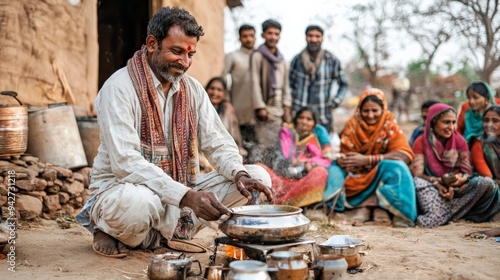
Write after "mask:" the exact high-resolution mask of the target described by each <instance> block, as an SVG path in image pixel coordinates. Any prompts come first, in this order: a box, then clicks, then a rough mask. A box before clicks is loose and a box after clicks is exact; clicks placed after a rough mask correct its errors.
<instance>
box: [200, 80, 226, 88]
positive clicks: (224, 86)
mask: <svg viewBox="0 0 500 280" xmlns="http://www.w3.org/2000/svg"><path fill="white" fill-rule="evenodd" d="M213 82H220V83H221V84H222V87H223V88H224V90H226V82H224V79H222V78H221V77H213V78H212V79H210V81H208V83H207V85H206V86H205V90H208V87H209V86H210V85H211V84H212V83H213Z"/></svg>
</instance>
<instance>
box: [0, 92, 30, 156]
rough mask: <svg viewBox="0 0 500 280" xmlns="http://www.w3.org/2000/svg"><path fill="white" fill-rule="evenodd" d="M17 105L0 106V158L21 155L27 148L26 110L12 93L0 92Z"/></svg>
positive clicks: (15, 94)
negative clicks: (13, 99) (15, 101)
mask: <svg viewBox="0 0 500 280" xmlns="http://www.w3.org/2000/svg"><path fill="white" fill-rule="evenodd" d="M0 95H5V96H11V97H13V98H15V99H16V100H17V102H18V103H19V106H17V105H0V156H13V155H21V154H23V153H24V152H26V149H27V148H28V108H27V107H26V106H23V104H22V103H21V101H19V99H17V97H16V96H17V93H16V92H14V91H2V92H1V93H0Z"/></svg>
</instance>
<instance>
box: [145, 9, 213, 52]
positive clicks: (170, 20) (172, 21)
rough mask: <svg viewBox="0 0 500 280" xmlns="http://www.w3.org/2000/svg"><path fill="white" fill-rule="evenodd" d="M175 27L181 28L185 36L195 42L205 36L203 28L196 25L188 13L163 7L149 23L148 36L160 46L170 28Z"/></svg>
mask: <svg viewBox="0 0 500 280" xmlns="http://www.w3.org/2000/svg"><path fill="white" fill-rule="evenodd" d="M176 25H177V26H179V27H180V28H182V30H184V33H186V35H187V36H192V37H196V40H197V41H199V40H200V37H201V36H203V35H204V34H205V33H204V32H203V27H201V26H200V25H198V23H197V22H196V19H195V18H194V17H193V16H192V15H191V14H189V12H188V11H186V10H184V9H182V8H179V7H172V8H170V7H163V8H161V9H160V10H159V11H158V12H157V13H156V14H155V15H154V16H153V17H152V18H151V20H150V21H149V23H148V35H152V36H154V37H155V38H156V40H158V45H159V46H161V42H162V41H163V39H164V38H165V37H167V35H168V31H169V30H170V28H171V27H172V26H176Z"/></svg>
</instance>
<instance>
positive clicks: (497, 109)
mask: <svg viewBox="0 0 500 280" xmlns="http://www.w3.org/2000/svg"><path fill="white" fill-rule="evenodd" d="M489 111H493V112H495V113H497V115H499V116H500V105H498V104H494V105H491V106H490V108H488V109H486V111H484V114H483V120H484V116H486V113H488V112H489Z"/></svg>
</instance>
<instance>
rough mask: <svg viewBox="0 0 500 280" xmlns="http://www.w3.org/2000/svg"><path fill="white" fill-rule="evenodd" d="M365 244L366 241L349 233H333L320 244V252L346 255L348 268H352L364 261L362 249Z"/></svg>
mask: <svg viewBox="0 0 500 280" xmlns="http://www.w3.org/2000/svg"><path fill="white" fill-rule="evenodd" d="M364 245H365V243H364V242H362V241H361V240H358V239H356V238H352V237H350V236H349V235H333V236H332V237H330V238H329V239H328V240H326V241H325V242H323V243H321V244H319V245H318V246H319V249H320V254H327V255H342V256H344V258H345V259H346V261H347V265H348V269H352V268H356V267H359V266H360V265H361V263H362V262H363V260H362V259H361V255H360V251H361V248H363V246H364Z"/></svg>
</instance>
